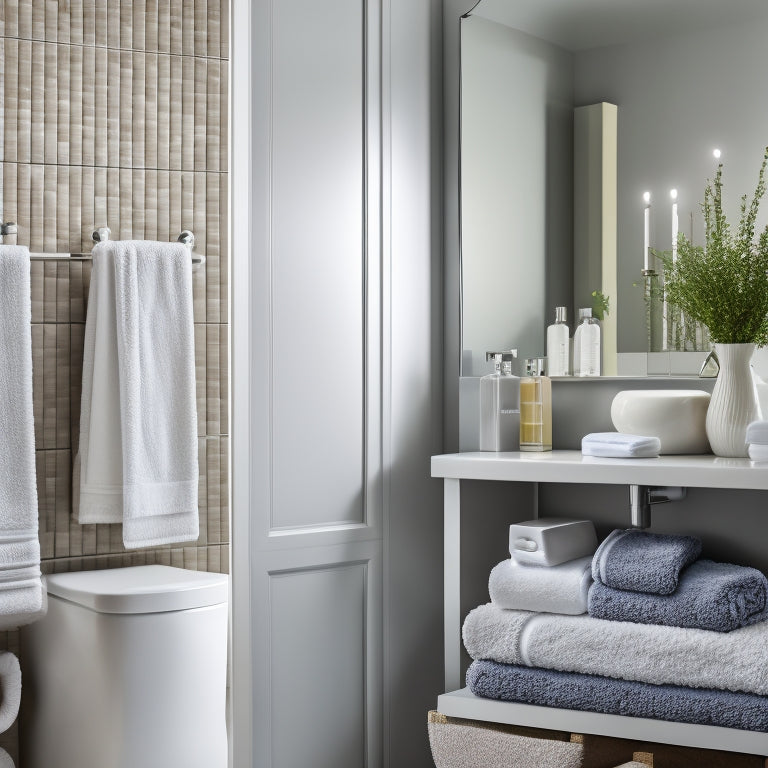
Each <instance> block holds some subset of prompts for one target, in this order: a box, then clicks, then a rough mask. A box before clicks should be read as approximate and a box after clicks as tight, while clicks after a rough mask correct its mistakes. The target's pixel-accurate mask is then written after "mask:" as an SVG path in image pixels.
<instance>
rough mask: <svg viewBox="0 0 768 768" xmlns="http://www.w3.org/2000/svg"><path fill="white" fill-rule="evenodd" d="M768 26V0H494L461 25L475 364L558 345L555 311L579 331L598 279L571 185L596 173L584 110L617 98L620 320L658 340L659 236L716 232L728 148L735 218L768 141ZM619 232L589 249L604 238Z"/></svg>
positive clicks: (638, 335)
mask: <svg viewBox="0 0 768 768" xmlns="http://www.w3.org/2000/svg"><path fill="white" fill-rule="evenodd" d="M766 32H768V3H765V2H764V1H763V0H738V1H732V2H729V3H728V4H722V3H719V2H714V0H695V1H694V0H666V1H665V2H656V1H655V0H654V1H653V2H646V3H642V4H638V3H632V2H629V1H628V0H627V1H625V0H605V1H604V2H603V1H602V0H601V1H598V0H589V2H587V0H584V2H577V1H576V0H569V2H567V3H564V2H562V0H546V1H545V0H535V1H534V0H530V2H528V1H527V0H522V1H521V0H517V1H516V2H512V0H482V1H481V2H480V3H478V5H477V6H476V7H475V8H474V9H473V10H472V12H471V14H470V15H469V16H468V17H466V18H464V19H463V20H462V25H461V100H462V104H461V255H462V337H463V338H462V350H463V359H462V371H463V373H464V375H480V374H482V373H485V372H487V370H488V368H487V364H486V362H485V352H486V351H488V350H496V349H506V348H517V349H518V350H519V355H518V357H519V358H525V357H534V356H539V355H542V354H544V353H545V347H546V340H545V335H546V327H547V326H548V325H550V324H551V323H553V322H554V320H555V307H556V306H565V307H567V314H568V322H569V325H570V333H571V335H573V332H574V330H575V324H576V323H575V320H574V317H575V313H576V312H577V311H578V309H579V307H580V306H586V304H584V299H583V298H574V285H578V284H582V285H592V286H593V289H599V288H600V286H601V275H600V274H599V271H598V273H594V274H593V272H591V271H589V270H592V269H593V267H594V264H591V266H590V265H589V264H588V265H586V266H585V265H584V262H583V261H580V262H578V263H577V264H576V266H575V267H574V223H576V225H577V226H578V224H579V221H581V217H582V215H583V211H582V208H580V205H582V204H583V199H582V197H583V193H579V196H578V198H577V199H574V189H582V190H583V189H585V188H587V189H589V185H590V184H592V182H593V180H592V178H591V176H589V174H592V173H593V169H592V168H591V167H589V168H587V170H586V171H585V170H584V169H583V168H580V167H579V164H578V162H577V177H576V178H574V161H575V160H576V161H578V159H579V158H578V157H575V156H574V109H575V108H577V107H581V106H584V105H590V104H598V103H600V102H608V103H611V104H615V105H616V106H617V128H616V150H615V166H616V168H615V175H616V188H615V193H614V199H613V203H612V205H613V208H614V211H615V212H614V213H613V214H610V208H611V205H610V204H609V205H608V206H607V207H606V206H605V201H604V200H603V201H602V203H601V205H603V209H602V213H601V215H602V216H603V217H605V216H606V215H608V216H609V217H610V216H611V215H612V216H613V220H614V221H615V233H614V234H613V239H614V243H613V253H614V254H615V255H611V256H610V258H611V259H613V261H614V262H615V286H616V287H615V295H611V296H609V299H610V315H609V320H608V322H609V323H610V322H615V323H616V349H617V350H618V351H619V352H625V353H628V352H632V353H643V352H646V351H647V350H648V327H647V321H646V303H645V301H644V295H643V277H642V270H643V267H644V250H645V244H646V241H647V242H648V245H649V246H650V247H651V248H655V249H658V250H670V249H671V248H672V236H673V227H674V223H675V213H676V220H677V227H678V228H679V229H680V230H681V231H683V232H685V234H686V235H687V236H689V237H692V239H693V240H694V241H695V242H699V243H700V242H701V241H702V238H703V224H702V217H701V212H700V204H701V202H702V199H703V192H704V186H705V184H706V181H707V179H708V178H712V177H713V175H714V172H715V169H716V165H717V160H715V158H714V157H713V150H715V149H719V150H720V151H721V153H722V156H721V161H722V162H723V164H724V184H725V187H724V189H725V198H726V213H727V215H728V216H729V217H733V218H738V214H739V204H740V197H741V195H743V194H745V193H748V194H751V193H752V191H753V190H754V187H755V183H756V181H757V172H758V170H759V167H760V162H761V160H762V156H763V152H764V148H765V146H766V144H768V101H767V100H766V95H768V93H766V92H767V91H768V85H766V83H765V77H764V74H763V68H762V66H761V58H762V49H763V41H764V40H765V36H766ZM585 173H586V174H587V178H586V179H584V178H581V177H582V176H583V174H585ZM574 185H575V186H574ZM580 185H581V186H580ZM585 185H586V187H585ZM672 190H675V191H676V199H674V200H673V196H672ZM646 192H647V193H649V194H650V207H649V208H648V207H647V203H646V202H645V201H644V198H643V196H644V193H646ZM591 204H592V203H590V205H591ZM673 205H676V209H673ZM606 211H608V214H606ZM575 217H576V218H577V220H576V222H574V218H575ZM646 217H647V221H648V224H647V235H646ZM598 218H599V217H598ZM590 221H591V220H590ZM764 224H765V222H764V221H763V222H758V226H759V227H762V226H764ZM590 226H591V224H590ZM606 231H607V232H608V235H607V239H610V237H611V235H610V228H608V230H606V229H605V228H604V229H603V230H602V231H601V233H600V234H599V236H597V237H596V238H595V237H593V238H592V239H591V240H590V243H591V244H592V243H595V242H597V243H598V245H597V246H593V245H590V249H591V250H594V248H598V249H599V248H601V247H605V241H606ZM601 237H602V240H601ZM600 242H602V243H603V245H602V246H601V245H599V243H600ZM606 253H608V254H609V255H610V253H611V248H610V245H609V246H608V248H607V251H606ZM592 255H593V256H594V254H592ZM593 261H594V259H593ZM597 262H598V264H599V263H600V258H599V257H598V258H597ZM649 266H650V267H651V268H653V267H654V266H656V268H657V269H658V270H659V271H660V266H661V265H660V264H658V265H654V264H653V261H651V263H650V265H649ZM603 269H605V263H603ZM582 295H583V294H582Z"/></svg>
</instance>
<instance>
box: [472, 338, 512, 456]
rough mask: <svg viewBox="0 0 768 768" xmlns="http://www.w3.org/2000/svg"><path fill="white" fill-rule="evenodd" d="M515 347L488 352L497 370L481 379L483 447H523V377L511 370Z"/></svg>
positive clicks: (487, 449) (481, 443) (488, 356)
mask: <svg viewBox="0 0 768 768" xmlns="http://www.w3.org/2000/svg"><path fill="white" fill-rule="evenodd" d="M516 357H517V350H516V349H509V350H506V351H504V352H486V355H485V359H486V360H489V361H490V360H492V361H493V364H494V369H495V370H494V372H493V373H491V374H489V375H488V376H483V378H482V379H480V450H481V451H517V450H519V448H520V377H519V376H515V375H514V374H513V373H512V364H513V361H514V359H515V358H516Z"/></svg>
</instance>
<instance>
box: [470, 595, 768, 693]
mask: <svg viewBox="0 0 768 768" xmlns="http://www.w3.org/2000/svg"><path fill="white" fill-rule="evenodd" d="M462 634H463V638H464V645H465V647H466V649H467V652H468V653H469V655H470V656H471V657H472V658H473V659H490V660H492V661H498V662H500V663H502V664H523V665H526V666H530V667H542V668H544V669H557V670H560V671H562V672H580V673H583V674H586V675H602V676H604V677H616V678H620V679H622V680H636V681H638V682H642V683H653V684H655V685H682V686H686V687H689V688H715V689H722V690H729V691H743V692H746V693H756V694H759V695H760V696H766V695H768V664H766V663H765V649H766V647H768V621H763V622H760V623H758V624H753V625H752V626H749V627H744V628H742V629H734V630H733V631H732V632H710V631H709V630H706V629H682V628H680V627H666V626H661V625H658V624H655V625H654V624H635V623H633V622H628V621H606V620H603V619H595V618H592V617H591V616H558V615H556V614H550V613H530V612H527V611H509V610H503V609H501V608H497V607H496V606H495V605H493V604H492V603H488V604H487V605H482V606H480V607H479V608H475V609H474V610H473V611H471V612H470V613H469V615H468V616H467V618H466V620H465V622H464V627H463V630H462Z"/></svg>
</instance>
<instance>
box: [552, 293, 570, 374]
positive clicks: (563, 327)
mask: <svg viewBox="0 0 768 768" xmlns="http://www.w3.org/2000/svg"><path fill="white" fill-rule="evenodd" d="M567 317H568V308H567V307H555V322H554V324H553V325H550V326H549V328H547V371H548V373H549V375H550V376H569V375H570V373H571V371H570V357H571V351H570V343H571V340H570V335H569V333H568V324H567Z"/></svg>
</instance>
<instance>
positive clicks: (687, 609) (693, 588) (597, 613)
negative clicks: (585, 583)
mask: <svg viewBox="0 0 768 768" xmlns="http://www.w3.org/2000/svg"><path fill="white" fill-rule="evenodd" d="M767 599H768V579H766V578H765V576H764V575H763V574H762V573H760V571H758V570H756V569H755V568H745V567H744V566H741V565H731V564H730V563H714V562H712V560H699V561H698V562H695V563H694V564H693V565H691V566H689V567H688V568H686V569H685V570H684V571H683V572H682V573H681V574H680V582H679V583H678V585H677V589H676V590H675V591H674V592H673V593H672V594H671V595H652V594H648V593H647V592H628V591H626V590H623V589H611V588H610V587H606V586H605V585H604V584H598V583H595V584H593V585H592V586H591V587H590V589H589V598H588V608H587V610H588V612H589V614H590V616H594V617H595V618H598V619H608V620H609V621H634V622H636V623H637V624H663V625H664V626H667V627H691V628H694V629H710V630H713V631H714V632H730V631H731V630H733V629H738V628H739V627H746V626H748V625H749V624H755V623H756V622H758V621H764V620H765V619H766V618H768V613H766V600H767Z"/></svg>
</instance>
